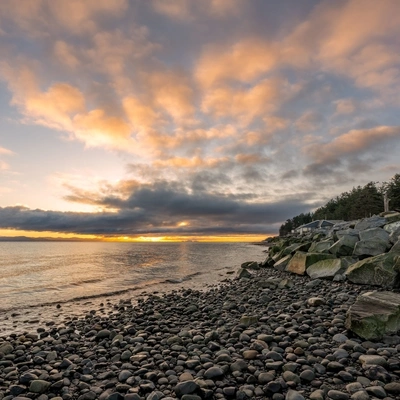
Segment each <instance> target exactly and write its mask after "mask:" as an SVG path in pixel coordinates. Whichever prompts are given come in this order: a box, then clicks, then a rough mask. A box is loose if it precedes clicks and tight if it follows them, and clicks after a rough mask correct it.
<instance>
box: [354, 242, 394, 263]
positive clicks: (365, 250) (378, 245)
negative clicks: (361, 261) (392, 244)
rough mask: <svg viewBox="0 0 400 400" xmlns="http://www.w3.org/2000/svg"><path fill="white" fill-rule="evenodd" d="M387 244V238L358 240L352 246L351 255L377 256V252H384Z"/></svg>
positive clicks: (362, 256)
mask: <svg viewBox="0 0 400 400" xmlns="http://www.w3.org/2000/svg"><path fill="white" fill-rule="evenodd" d="M388 244H389V240H388V241H387V242H385V241H383V240H381V239H376V240H360V241H359V242H357V243H356V245H355V247H354V251H353V256H355V257H360V258H365V257H371V256H377V255H378V254H382V253H384V252H385V251H386V250H387V249H388V247H389V245H388Z"/></svg>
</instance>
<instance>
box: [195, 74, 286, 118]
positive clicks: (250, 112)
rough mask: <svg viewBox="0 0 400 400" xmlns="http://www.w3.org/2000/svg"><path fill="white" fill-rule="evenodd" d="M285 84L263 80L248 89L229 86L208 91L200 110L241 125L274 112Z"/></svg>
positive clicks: (283, 92) (283, 82)
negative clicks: (237, 121)
mask: <svg viewBox="0 0 400 400" xmlns="http://www.w3.org/2000/svg"><path fill="white" fill-rule="evenodd" d="M287 86H288V84H287V82H285V81H283V80H281V79H264V80H263V81H261V82H259V83H258V84H257V85H254V86H253V87H251V88H250V89H242V90H241V89H234V88H232V87H229V86H224V87H218V88H215V89H209V90H208V91H207V92H206V93H205V95H204V97H203V102H202V110H203V111H204V112H206V113H209V114H212V115H214V116H216V117H233V118H237V119H239V121H241V123H242V124H244V125H247V124H249V123H250V122H251V121H252V120H253V119H254V118H256V117H259V116H262V115H265V114H269V113H271V112H273V111H275V110H276V109H277V108H278V107H279V104H280V102H281V101H282V100H283V98H284V96H285V89H286V87H287Z"/></svg>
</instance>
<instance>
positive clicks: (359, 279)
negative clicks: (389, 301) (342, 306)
mask: <svg viewBox="0 0 400 400" xmlns="http://www.w3.org/2000/svg"><path fill="white" fill-rule="evenodd" d="M397 264H400V261H399V257H398V255H397V254H396V253H384V254H380V255H378V256H375V257H370V258H366V259H365V260H362V261H358V262H356V263H355V264H353V265H350V267H349V268H348V269H347V271H346V274H345V275H346V277H347V279H348V280H349V281H350V282H353V283H359V284H363V285H377V286H390V287H393V286H395V280H396V276H397V274H398V271H397V268H398V265H397Z"/></svg>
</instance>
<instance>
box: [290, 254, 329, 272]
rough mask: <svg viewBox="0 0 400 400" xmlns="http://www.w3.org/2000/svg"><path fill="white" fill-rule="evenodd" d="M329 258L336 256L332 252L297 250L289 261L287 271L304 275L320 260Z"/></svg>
mask: <svg viewBox="0 0 400 400" xmlns="http://www.w3.org/2000/svg"><path fill="white" fill-rule="evenodd" d="M329 258H334V256H333V255H332V254H324V253H305V252H302V251H297V252H296V253H295V254H294V256H293V257H292V259H291V260H290V261H289V264H288V266H287V267H286V271H288V272H292V273H294V274H298V275H304V274H305V272H306V270H307V268H308V267H310V266H311V265H313V264H315V263H316V262H318V261H320V260H326V259H329Z"/></svg>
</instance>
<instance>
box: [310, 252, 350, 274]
mask: <svg viewBox="0 0 400 400" xmlns="http://www.w3.org/2000/svg"><path fill="white" fill-rule="evenodd" d="M352 263H354V260H353V259H352V258H351V257H343V258H335V259H327V260H321V261H318V262H316V263H315V264H313V265H311V266H310V267H309V268H307V275H308V276H309V277H310V278H312V279H320V278H325V279H333V278H334V277H335V275H337V274H342V273H344V272H345V271H346V270H347V268H348V266H349V265H350V264H352Z"/></svg>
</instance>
